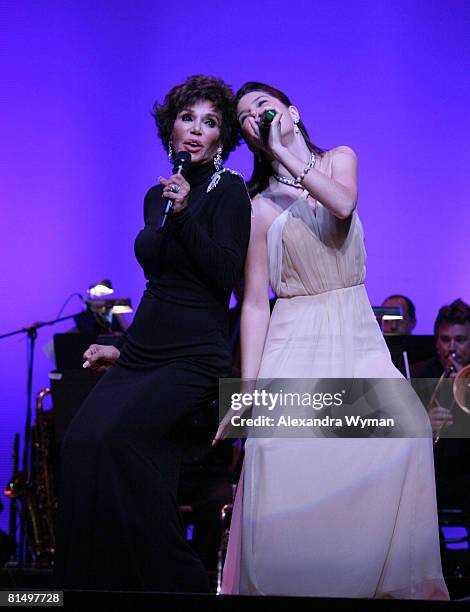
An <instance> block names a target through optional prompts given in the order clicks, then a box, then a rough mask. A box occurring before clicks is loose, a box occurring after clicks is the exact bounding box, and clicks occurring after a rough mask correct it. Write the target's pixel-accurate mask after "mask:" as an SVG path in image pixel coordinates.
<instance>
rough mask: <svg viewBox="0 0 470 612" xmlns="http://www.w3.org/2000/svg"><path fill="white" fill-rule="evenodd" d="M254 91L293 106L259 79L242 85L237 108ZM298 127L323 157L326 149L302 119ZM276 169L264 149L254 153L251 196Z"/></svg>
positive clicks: (235, 98) (259, 190) (317, 153)
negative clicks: (312, 137) (317, 142)
mask: <svg viewBox="0 0 470 612" xmlns="http://www.w3.org/2000/svg"><path fill="white" fill-rule="evenodd" d="M253 91H264V92H265V93H267V94H269V95H270V96H273V98H276V99H277V100H279V101H280V102H282V104H284V105H285V106H292V102H291V101H290V100H289V98H288V97H287V96H286V94H285V93H283V92H282V91H280V90H279V89H276V88H275V87H271V86H270V85H266V84H265V83H258V82H257V81H248V82H247V83H245V84H244V85H242V86H241V87H240V89H239V90H238V91H237V93H236V94H235V97H234V106H235V109H236V107H237V105H238V103H239V102H240V100H241V99H242V98H243V96H246V94H249V93H252V92H253ZM297 127H298V128H299V130H300V133H301V134H302V136H303V137H304V140H305V143H306V145H307V147H308V148H309V150H310V151H312V152H313V153H315V155H319V156H320V157H322V156H323V155H324V154H325V150H324V149H321V148H320V147H317V145H316V144H314V143H313V142H312V141H311V140H310V136H309V135H308V132H307V129H306V128H305V125H304V124H303V123H302V121H299V122H298V124H297ZM273 174H274V171H273V168H272V166H271V162H270V161H269V159H268V158H267V157H266V155H265V154H264V153H263V152H262V151H256V152H254V153H253V174H252V175H251V178H250V180H249V181H248V182H247V187H248V191H249V194H250V196H251V197H254V196H255V195H256V194H257V193H260V192H261V191H263V190H264V189H266V187H267V186H268V185H269V178H270V177H271V176H273Z"/></svg>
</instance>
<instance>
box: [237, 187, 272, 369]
mask: <svg viewBox="0 0 470 612" xmlns="http://www.w3.org/2000/svg"><path fill="white" fill-rule="evenodd" d="M253 209H254V214H253V216H252V223H251V235H250V243H249V246H248V254H247V258H246V263H245V291H244V298H243V304H242V313H241V325H240V333H241V341H240V342H241V359H242V378H245V379H255V378H257V376H258V372H259V368H260V365H261V357H262V355H263V349H264V343H265V341H266V335H267V332H268V326H269V317H270V311H269V271H268V247H267V230H268V228H269V224H270V222H271V220H272V218H270V217H269V215H267V214H266V213H267V212H268V211H267V210H266V209H265V205H263V201H262V199H261V198H259V199H257V200H255V201H254V202H253ZM271 217H272V215H271Z"/></svg>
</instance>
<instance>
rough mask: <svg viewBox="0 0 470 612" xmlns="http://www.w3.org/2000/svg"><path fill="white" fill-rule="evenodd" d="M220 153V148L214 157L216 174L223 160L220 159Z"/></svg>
mask: <svg viewBox="0 0 470 612" xmlns="http://www.w3.org/2000/svg"><path fill="white" fill-rule="evenodd" d="M222 151H223V149H222V147H219V148H218V149H217V153H216V154H215V157H214V167H215V169H216V172H219V170H220V169H221V168H222V165H223V163H224V160H223V159H222Z"/></svg>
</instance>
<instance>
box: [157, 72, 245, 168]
mask: <svg viewBox="0 0 470 612" xmlns="http://www.w3.org/2000/svg"><path fill="white" fill-rule="evenodd" d="M200 100H208V101H209V102H212V104H213V105H214V108H215V109H216V110H217V111H219V113H220V114H221V117H222V123H221V126H220V135H221V139H222V148H223V152H222V157H223V158H224V159H225V158H226V157H227V156H228V154H229V153H230V152H231V151H233V150H234V149H235V147H236V146H237V145H238V144H239V142H240V135H239V133H238V123H237V116H236V113H235V109H234V107H233V104H232V100H233V90H232V88H231V87H230V85H227V83H224V81H223V80H222V79H218V78H217V77H213V76H207V75H204V74H197V75H195V76H190V77H188V78H187V79H186V81H185V82H184V83H182V84H181V85H176V86H175V87H173V89H171V90H170V91H169V92H168V93H167V94H166V96H165V99H164V101H163V104H159V103H158V102H157V101H155V102H154V105H153V113H152V115H153V117H154V119H155V123H156V124H157V130H158V135H159V137H160V139H161V141H162V143H163V146H164V147H165V149H166V150H167V151H168V147H169V143H170V140H171V133H172V131H173V125H174V123H175V120H176V117H177V115H178V113H179V112H180V111H181V110H182V109H183V108H190V107H191V106H193V104H195V103H196V102H199V101H200Z"/></svg>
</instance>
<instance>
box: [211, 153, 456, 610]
mask: <svg viewBox="0 0 470 612" xmlns="http://www.w3.org/2000/svg"><path fill="white" fill-rule="evenodd" d="M321 168H322V171H324V172H325V173H327V174H328V175H329V176H331V155H330V154H329V153H327V154H326V155H325V156H324V157H323V159H322V161H321ZM277 193H278V190H277V189H276V186H271V187H269V188H268V190H266V191H265V192H264V193H263V196H265V197H267V198H272V199H276V197H277V195H276V194H277ZM268 257H269V269H270V280H271V285H272V287H273V289H274V290H275V291H276V293H277V295H278V298H279V299H278V300H277V302H276V305H275V308H274V311H273V313H272V316H271V320H270V324H269V330H268V335H267V339H266V343H265V348H264V352H263V356H262V362H261V368H260V373H259V378H320V377H326V378H330V377H331V378H333V377H338V378H356V377H357V378H359V377H369V378H397V377H401V374H400V373H399V372H398V370H396V368H395V367H394V366H393V364H392V362H391V359H390V354H389V351H388V349H387V346H386V344H385V341H384V339H383V337H382V334H381V332H380V329H379V326H378V325H377V322H376V320H375V317H374V314H373V312H372V309H371V306H370V303H369V300H368V297H367V294H366V290H365V288H364V284H363V283H364V276H365V250H364V236H363V229H362V225H361V222H360V220H359V217H358V215H357V213H356V212H354V214H353V215H352V218H351V219H350V221H349V222H347V221H342V220H338V219H337V218H336V217H334V216H333V215H332V214H331V213H330V212H329V211H328V210H327V209H326V208H325V207H323V206H322V205H321V204H320V203H319V202H317V203H316V207H315V210H312V208H311V207H310V206H309V204H308V202H307V200H306V199H305V197H304V196H303V197H301V198H299V199H298V200H297V201H295V202H294V203H293V204H292V205H291V206H290V207H289V208H288V209H286V210H285V211H284V212H283V213H282V214H280V216H278V217H277V218H276V220H275V221H274V223H273V224H272V226H271V227H270V228H269V231H268ZM422 410H423V411H424V408H422ZM426 418H427V416H426ZM222 592H223V593H240V594H266V595H296V596H324V597H397V598H426V599H427V598H429V599H448V592H447V588H446V585H445V583H444V580H443V578H442V570H441V560H440V552H439V536H438V524H437V511H436V495H435V484H434V469H433V451H432V440H431V438H430V436H429V437H426V438H423V437H421V438H393V439H390V438H365V439H364V438H361V439H357V438H341V439H338V438H312V437H310V438H279V437H276V436H274V437H270V438H249V439H248V440H247V442H246V446H245V461H244V467H243V473H242V477H241V479H240V484H239V487H238V490H237V496H236V500H235V506H234V511H233V517H232V524H231V530H230V540H229V548H228V553H227V559H226V563H225V568H224V579H223V587H222Z"/></svg>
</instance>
